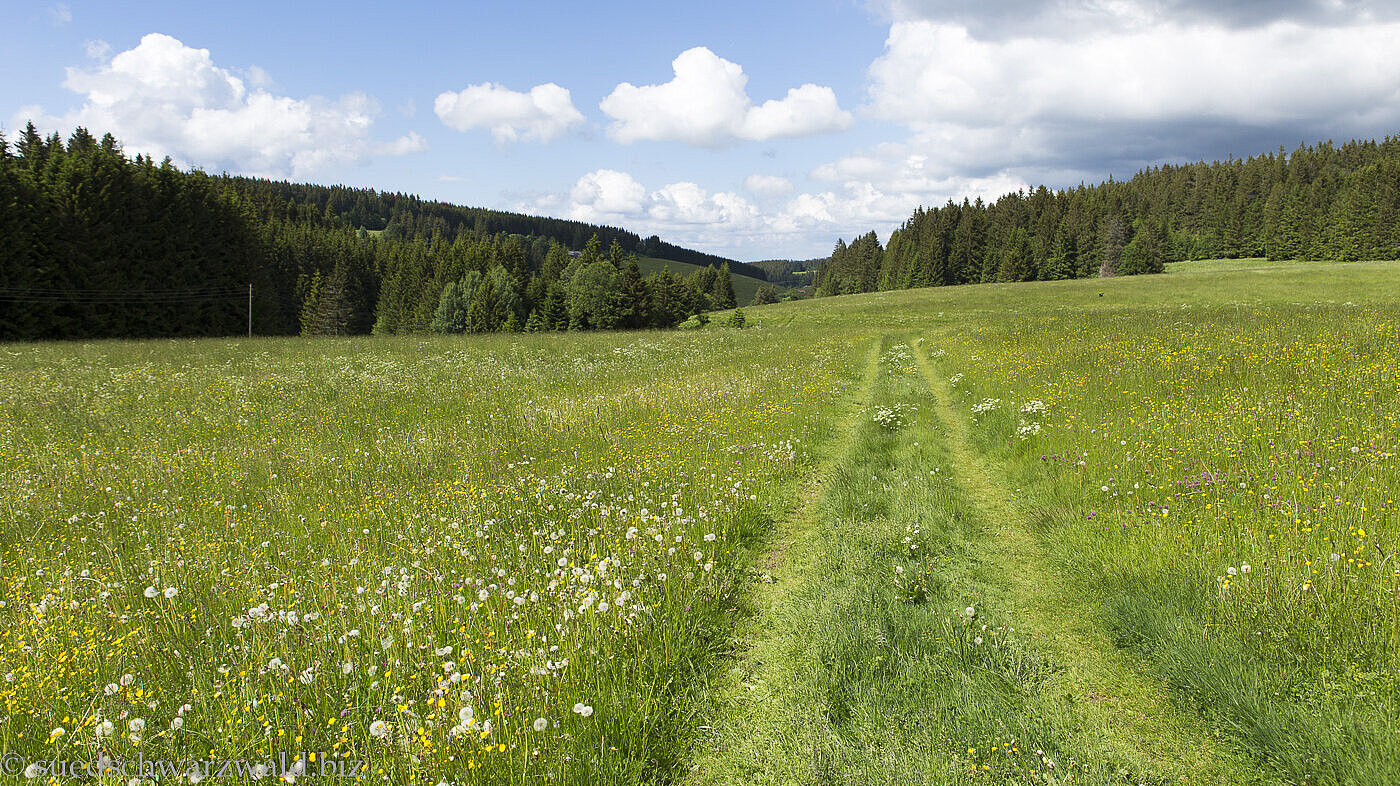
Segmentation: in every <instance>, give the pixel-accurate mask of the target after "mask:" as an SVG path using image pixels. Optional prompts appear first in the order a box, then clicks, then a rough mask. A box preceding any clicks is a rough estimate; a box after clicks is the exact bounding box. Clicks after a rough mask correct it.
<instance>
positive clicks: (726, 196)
mask: <svg viewBox="0 0 1400 786" xmlns="http://www.w3.org/2000/svg"><path fill="white" fill-rule="evenodd" d="M755 177H759V178H763V177H765V176H755ZM748 180H750V181H753V180H754V177H750V178H749V179H748ZM776 181H781V182H782V183H783V184H786V188H785V189H783V191H784V193H791V191H792V183H790V182H789V181H787V180H785V179H783V178H775V177H769V178H768V179H767V180H766V181H765V180H759V181H755V182H763V183H765V185H767V186H770V187H771V186H774V185H776ZM751 190H752V189H751ZM910 199H911V197H910V195H908V194H892V193H886V192H884V191H881V190H880V189H878V188H875V187H874V186H871V185H870V184H856V183H849V184H841V185H840V186H837V187H835V188H833V189H831V190H827V191H821V192H817V193H806V194H799V195H797V196H795V197H793V198H791V199H788V200H786V201H785V202H782V203H780V204H779V205H778V206H777V207H775V208H774V209H772V210H761V209H760V208H759V207H758V206H756V205H754V204H753V203H752V202H750V201H749V200H748V199H746V198H744V197H743V196H742V195H740V194H737V193H734V192H730V191H717V192H711V191H708V190H706V189H705V188H703V187H701V186H700V185H698V184H696V183H693V182H689V181H681V182H676V183H668V184H666V185H663V186H661V187H659V188H656V189H654V190H648V189H647V188H646V187H645V186H643V185H642V184H641V183H639V182H638V181H637V180H636V179H635V178H633V177H632V176H631V175H629V174H627V173H626V172H619V171H616V170H611V169H600V170H597V171H594V172H589V173H588V174H586V175H584V176H582V177H580V178H579V179H578V182H577V183H575V184H574V186H573V188H572V189H570V190H569V191H568V193H567V194H556V195H549V196H545V197H543V198H540V199H537V200H535V201H533V202H529V203H523V204H520V205H518V209H520V210H522V211H523V212H533V213H540V214H550V215H563V216H565V217H567V218H572V219H575V220H578V221H588V222H593V223H603V224H611V225H618V226H625V227H627V228H629V229H631V230H633V231H636V232H639V233H641V234H643V235H648V234H652V233H655V234H659V235H661V236H662V237H664V238H666V239H667V240H669V241H671V242H675V243H680V244H682V245H687V246H690V247H694V248H700V249H704V250H707V251H711V252H714V253H719V254H728V255H733V256H737V257H741V258H758V257H773V256H782V255H795V256H805V257H814V256H820V255H823V254H826V253H828V252H830V250H831V246H832V245H833V244H834V243H835V239H836V237H838V236H844V237H847V238H849V237H852V236H853V235H855V234H863V233H865V232H868V231H870V230H871V229H878V230H880V231H882V232H885V233H888V231H889V230H890V229H892V228H894V227H895V226H896V225H898V224H899V223H900V222H901V221H903V220H904V219H905V218H907V217H908V215H909V212H910V210H911V209H912V205H913V204H915V203H914V202H911V201H910Z"/></svg>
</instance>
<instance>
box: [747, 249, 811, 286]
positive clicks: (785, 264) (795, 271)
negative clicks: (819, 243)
mask: <svg viewBox="0 0 1400 786" xmlns="http://www.w3.org/2000/svg"><path fill="white" fill-rule="evenodd" d="M825 261H826V257H821V258H818V259H764V260H760V261H758V262H750V263H749V264H750V265H753V266H754V267H756V268H759V269H760V270H762V271H763V272H764V273H765V274H767V276H768V280H769V281H771V282H773V283H774V284H778V285H780V286H785V287H792V288H799V287H806V286H809V285H811V283H812V278H813V277H814V276H815V275H816V273H817V268H819V267H821V264H822V263H823V262H825Z"/></svg>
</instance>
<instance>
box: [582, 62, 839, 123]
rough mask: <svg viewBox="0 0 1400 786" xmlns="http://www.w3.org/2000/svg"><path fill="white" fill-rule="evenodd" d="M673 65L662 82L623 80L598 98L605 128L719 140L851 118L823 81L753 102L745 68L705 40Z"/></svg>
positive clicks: (672, 63) (837, 121)
mask: <svg viewBox="0 0 1400 786" xmlns="http://www.w3.org/2000/svg"><path fill="white" fill-rule="evenodd" d="M671 67H672V69H673V70H674V72H675V77H674V78H673V79H671V81H669V82H666V83H665V84H660V85H643V86H641V87H638V86H636V85H633V84H631V83H629V82H623V83H622V84H620V85H618V86H617V87H616V88H614V89H613V91H612V93H610V94H609V95H608V97H607V98H604V99H603V101H602V103H601V104H599V106H600V107H601V108H602V110H603V112H604V113H605V114H607V115H608V116H609V117H611V118H612V119H613V121H614V122H613V124H612V125H611V126H610V127H609V129H608V134H609V135H610V136H611V137H612V138H613V139H615V140H617V141H619V142H623V143H630V142H637V141H642V140H655V141H663V140H669V141H678V142H686V143H688V144H692V145H698V146H702V147H718V146H720V145H724V144H727V143H730V142H733V141H736V140H751V141H759V140H766V139H776V138H779V137H796V136H808V135H812V134H821V133H827V132H831V131H839V130H841V129H844V128H847V127H849V126H850V125H851V122H852V118H851V114H850V113H849V112H847V111H845V110H843V109H841V108H840V107H839V106H838V105H837V103H836V93H835V92H833V91H832V89H831V88H829V87H823V86H820V85H813V84H805V85H802V86H801V87H795V88H792V89H791V90H788V92H787V95H786V96H785V97H784V98H782V99H772V100H769V101H765V102H763V104H762V105H758V106H755V105H754V103H753V101H751V100H750V99H749V96H748V93H747V92H746V87H747V84H748V77H747V76H745V75H744V69H743V68H741V67H740V66H739V64H737V63H731V62H729V61H728V60H725V59H724V58H722V57H719V56H718V55H716V54H715V53H714V52H711V51H710V50H709V49H707V48H706V47H703V46H700V47H695V48H694V49H687V50H686V51H684V52H682V53H680V55H678V56H677V57H676V59H675V60H673V61H671Z"/></svg>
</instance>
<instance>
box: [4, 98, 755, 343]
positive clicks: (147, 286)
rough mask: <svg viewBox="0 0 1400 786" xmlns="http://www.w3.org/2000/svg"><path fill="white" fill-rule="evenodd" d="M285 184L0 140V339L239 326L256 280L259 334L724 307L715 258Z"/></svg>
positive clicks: (592, 324) (71, 145) (633, 319)
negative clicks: (366, 208)
mask: <svg viewBox="0 0 1400 786" xmlns="http://www.w3.org/2000/svg"><path fill="white" fill-rule="evenodd" d="M280 185H284V184H275V183H269V182H268V181H253V180H248V179H243V178H228V177H211V176H209V175H206V174H204V173H202V172H199V171H192V172H183V171H181V170H179V169H178V168H176V167H175V166H173V165H172V164H171V163H170V161H169V159H166V160H165V161H163V162H160V163H156V162H155V161H153V160H151V159H150V158H146V157H143V156H137V157H136V158H135V159H128V158H127V157H126V156H125V155H124V154H123V152H122V150H121V147H120V145H119V144H118V142H117V140H116V139H114V138H113V137H112V136H111V135H110V134H108V135H105V136H104V137H102V139H101V140H97V139H94V138H93V137H92V135H91V134H89V133H88V132H87V131H86V130H83V129H78V130H77V131H75V132H74V133H73V135H72V136H71V137H70V138H69V139H68V140H67V142H66V143H65V142H64V141H63V140H62V139H60V138H59V137H58V136H57V135H51V136H49V137H47V138H41V137H40V136H39V134H38V133H37V131H36V130H35V128H34V126H33V125H32V124H31V125H29V126H27V127H26V129H25V131H24V132H23V133H22V134H21V135H20V136H19V138H18V139H17V140H15V142H14V144H13V146H12V145H11V144H10V142H9V141H7V140H6V139H5V138H4V137H3V135H0V240H2V241H3V242H0V340H16V339H21V340H25V339H49V338H103V337H148V336H187V335H230V334H238V333H242V332H244V331H245V330H246V329H247V322H248V316H249V314H248V311H249V305H248V299H249V294H248V291H249V284H250V283H251V284H252V322H253V327H254V331H255V332H256V333H258V334H263V335H270V334H282V335H285V334H296V333H302V334H334V335H344V334H355V333H368V332H371V331H374V332H380V333H415V332H428V331H439V332H490V331H497V330H521V331H524V330H590V329H612V328H641V327H669V326H672V325H675V324H676V323H678V322H680V321H682V320H684V319H686V318H687V317H689V316H691V315H694V314H700V313H704V312H706V311H709V310H711V309H714V308H728V307H732V306H734V305H735V302H734V290H733V285H732V282H731V279H730V275H731V274H730V270H729V268H728V266H727V264H725V263H723V262H721V263H720V265H719V266H718V267H709V266H707V267H702V268H700V269H699V270H698V271H696V272H695V273H693V274H692V275H690V276H688V277H685V278H682V277H680V276H678V275H676V274H674V273H671V272H669V271H663V272H660V273H653V274H651V275H649V276H643V275H642V274H641V271H640V269H639V267H638V265H637V260H636V258H635V256H634V255H633V254H632V253H631V250H629V249H627V248H626V247H625V246H624V245H623V243H622V241H623V240H625V239H627V238H626V236H625V234H624V235H609V238H610V239H609V240H608V241H607V242H606V244H605V242H604V240H603V237H602V235H600V234H598V233H595V234H592V235H590V236H589V237H587V238H585V239H584V241H583V242H582V243H581V244H580V245H581V250H570V249H569V248H567V247H566V244H564V243H562V242H561V241H560V240H558V239H557V238H554V237H546V236H538V235H536V236H530V235H521V234H510V233H507V232H504V231H495V230H493V231H487V230H486V229H482V228H480V227H478V226H475V225H473V226H471V227H470V228H468V227H466V226H465V225H460V226H457V227H456V228H453V229H451V230H450V231H426V230H421V229H415V230H414V231H408V230H404V231H403V232H392V233H391V232H390V231H388V229H386V230H385V232H384V233H383V234H382V235H380V236H379V237H374V236H373V235H372V234H371V233H369V232H368V231H366V230H364V229H362V228H357V227H355V226H352V223H353V222H352V221H349V220H347V219H346V218H345V217H344V216H343V215H342V214H341V213H339V212H337V208H336V207H335V205H334V204H332V203H331V202H329V201H327V202H321V201H318V199H299V198H298V192H296V191H294V190H293V191H287V190H284V189H282V188H281V187H280ZM293 188H299V187H293ZM308 188H312V191H308V192H306V193H313V192H314V193H316V194H329V193H331V192H332V191H334V189H324V190H315V188H318V187H308ZM364 193H365V194H373V193H374V192H364ZM396 196H397V195H396ZM328 198H329V197H328ZM402 199H404V200H412V199H414V198H412V197H402ZM391 201H392V200H391ZM356 204H358V203H356ZM365 204H369V203H368V202H366V203H365ZM328 206H330V209H328ZM349 210H351V211H353V210H354V206H353V205H352V206H351V207H350V208H349ZM463 210H466V209H463ZM405 215H409V214H407V213H402V212H399V213H392V214H391V216H390V220H389V223H392V220H393V219H394V218H395V217H402V216H405ZM502 215H508V214H502ZM404 221H405V223H406V222H407V221H408V219H404ZM414 221H415V222H416V218H415V219H414ZM542 221H552V219H544V220H542ZM568 223H572V222H560V225H561V226H562V225H563V224H568ZM491 226H494V225H491ZM530 226H535V227H540V226H548V225H547V224H532V225H530ZM618 231H619V232H620V230H618ZM603 234H607V233H606V232H605V233H603ZM634 237H635V236H634ZM605 245H606V250H605Z"/></svg>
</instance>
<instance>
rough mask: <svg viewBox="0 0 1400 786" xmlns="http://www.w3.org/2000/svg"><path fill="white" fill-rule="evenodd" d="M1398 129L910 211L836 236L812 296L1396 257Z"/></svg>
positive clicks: (1399, 254)
mask: <svg viewBox="0 0 1400 786" xmlns="http://www.w3.org/2000/svg"><path fill="white" fill-rule="evenodd" d="M1397 222H1400V137H1387V138H1386V139H1385V140H1384V141H1383V142H1375V141H1361V142H1348V143H1346V144H1344V145H1341V146H1336V145H1333V144H1332V143H1330V142H1328V143H1324V144H1318V145H1314V146H1303V147H1299V148H1298V149H1297V150H1295V151H1294V152H1293V153H1292V154H1291V155H1290V154H1287V153H1285V152H1284V151H1283V150H1282V149H1280V150H1279V151H1278V152H1277V153H1268V154H1265V155H1260V156H1255V157H1252V158H1249V159H1233V158H1232V159H1230V160H1228V161H1223V162H1221V161H1217V162H1214V163H1211V164H1206V163H1204V162H1200V163H1195V164H1186V165H1179V166H1162V167H1156V168H1153V169H1151V170H1145V171H1142V172H1139V173H1138V174H1137V175H1136V176H1135V177H1133V179H1132V180H1130V181H1128V182H1115V181H1114V180H1113V179H1112V178H1110V179H1109V180H1108V182H1106V183H1102V184H1100V185H1097V186H1084V185H1082V184H1081V185H1080V186H1079V187H1078V188H1074V189H1066V190H1063V191H1051V190H1049V189H1047V188H1045V187H1043V186H1042V187H1040V188H1037V189H1035V190H1034V191H1032V192H1030V193H1025V192H1018V193H1015V194H1008V195H1006V196H1003V197H1001V198H1000V199H998V200H996V201H995V202H993V203H991V204H986V203H984V202H982V200H980V199H979V200H977V201H975V202H969V201H968V200H966V199H965V200H963V202H962V204H956V203H954V202H951V201H950V202H949V203H948V204H946V205H944V206H943V207H941V208H933V209H924V208H919V209H918V210H917V211H915V212H914V214H913V215H912V216H911V217H910V218H909V220H908V221H906V222H905V223H904V225H903V226H901V227H900V228H899V229H897V230H895V232H894V233H893V234H892V235H891V236H890V240H889V244H888V246H881V244H880V242H879V239H878V238H877V237H876V236H875V233H873V232H871V233H869V234H867V235H864V236H862V237H858V238H855V239H853V240H852V241H851V242H850V243H849V244H848V243H846V242H845V241H840V242H838V243H837V245H836V248H835V250H834V251H833V252H832V255H831V257H830V258H829V259H828V260H826V261H825V262H824V263H823V264H822V265H821V267H820V268H819V269H818V271H817V276H816V286H817V289H818V292H819V294H825V295H834V294H844V293H850V292H870V291H874V290H878V289H902V288H907V287H922V286H942V285H950V284H968V283H979V282H990V281H1033V280H1049V279H1062V278H1082V277H1086V276H1114V275H1133V274H1138V273H1155V272H1160V271H1161V270H1162V269H1163V265H1164V264H1165V263H1166V262H1169V261H1175V260H1183V259H1217V258H1241V257H1267V258H1269V259H1271V260H1283V259H1319V260H1338V261H1350V260H1359V259H1400V225H1397Z"/></svg>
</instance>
